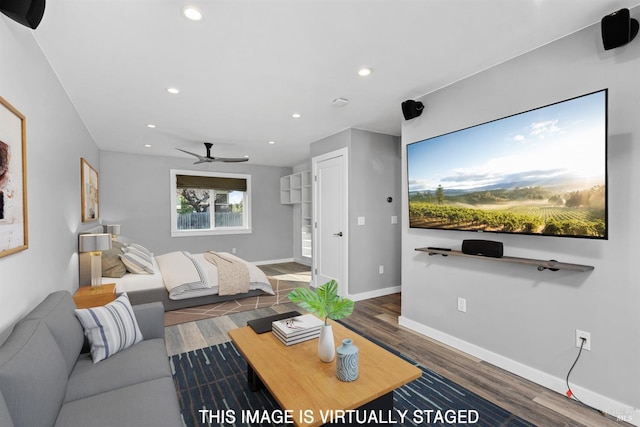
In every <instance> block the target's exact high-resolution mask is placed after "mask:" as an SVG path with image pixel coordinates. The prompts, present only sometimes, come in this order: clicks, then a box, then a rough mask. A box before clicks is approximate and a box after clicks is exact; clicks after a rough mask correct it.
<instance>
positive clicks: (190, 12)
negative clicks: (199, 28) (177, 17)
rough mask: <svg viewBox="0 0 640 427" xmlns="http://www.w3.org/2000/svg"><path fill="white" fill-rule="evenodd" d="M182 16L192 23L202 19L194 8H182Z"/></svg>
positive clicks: (198, 11) (199, 12) (198, 10)
mask: <svg viewBox="0 0 640 427" xmlns="http://www.w3.org/2000/svg"><path fill="white" fill-rule="evenodd" d="M182 14H183V15H184V16H186V17H187V18H188V19H191V20H192V21H200V20H201V19H202V12H201V11H200V9H198V8H197V7H195V6H185V7H183V8H182Z"/></svg>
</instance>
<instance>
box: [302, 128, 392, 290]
mask: <svg viewBox="0 0 640 427" xmlns="http://www.w3.org/2000/svg"><path fill="white" fill-rule="evenodd" d="M399 146H400V142H399V139H398V138H397V137H395V136H390V135H383V134H379V133H374V132H368V131H363V130H359V129H347V130H345V131H342V132H340V133H338V134H335V135H332V136H330V137H328V138H325V139H322V140H320V141H317V142H315V143H313V144H311V156H312V157H315V156H319V155H321V154H326V153H329V152H331V151H335V150H338V149H340V148H344V147H347V148H348V149H349V236H348V238H349V273H348V274H349V278H348V284H349V294H350V295H352V296H355V297H356V298H358V295H360V296H361V297H369V296H371V295H379V294H384V293H389V292H391V291H392V290H391V289H389V288H394V287H396V286H399V285H400V271H401V262H400V237H401V234H400V214H401V197H400V195H401V183H400V179H401V172H400V171H401V163H400V150H399ZM387 197H392V199H393V201H392V202H391V203H388V202H387ZM392 216H397V217H398V223H397V224H391V217H392ZM358 217H364V219H365V225H358ZM381 265H382V266H384V273H383V274H380V273H379V267H380V266H381Z"/></svg>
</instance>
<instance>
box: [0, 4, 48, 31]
mask: <svg viewBox="0 0 640 427" xmlns="http://www.w3.org/2000/svg"><path fill="white" fill-rule="evenodd" d="M44 4H45V0H0V12H2V13H4V14H5V15H7V16H8V17H9V18H11V19H13V20H14V21H16V22H19V23H20V24H22V25H24V26H26V27H29V28H33V29H34V30H35V29H36V27H37V26H38V25H40V21H42V16H43V15H44Z"/></svg>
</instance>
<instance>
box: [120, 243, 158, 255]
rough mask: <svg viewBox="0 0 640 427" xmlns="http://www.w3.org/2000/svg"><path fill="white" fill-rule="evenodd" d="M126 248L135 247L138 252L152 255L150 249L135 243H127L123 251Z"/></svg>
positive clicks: (125, 250)
mask: <svg viewBox="0 0 640 427" xmlns="http://www.w3.org/2000/svg"><path fill="white" fill-rule="evenodd" d="M128 249H136V250H138V251H140V252H142V253H143V254H145V255H149V256H153V253H151V251H150V250H149V249H147V248H145V247H144V246H142V245H139V244H137V243H129V244H128V245H127V246H126V247H125V248H124V252H127V250H128Z"/></svg>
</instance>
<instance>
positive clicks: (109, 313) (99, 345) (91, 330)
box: [75, 293, 142, 363]
mask: <svg viewBox="0 0 640 427" xmlns="http://www.w3.org/2000/svg"><path fill="white" fill-rule="evenodd" d="M75 312H76V316H77V317H78V319H79V320H80V323H82V327H83V328H84V335H85V336H86V337H87V339H88V340H89V344H90V345H91V358H92V359H93V363H98V362H99V361H101V360H104V359H106V358H108V357H110V356H113V355H114V354H116V353H117V352H119V351H122V350H124V349H125V348H127V347H131V346H132V345H134V344H136V343H139V342H140V341H142V332H140V328H139V327H138V321H137V320H136V316H135V314H134V313H133V309H132V308H131V303H130V302H129V297H128V296H127V294H126V293H124V294H122V295H120V296H119V297H118V298H116V299H115V301H112V302H110V303H109V304H107V305H105V306H102V307H94V308H83V309H76V310H75Z"/></svg>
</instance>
